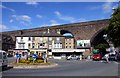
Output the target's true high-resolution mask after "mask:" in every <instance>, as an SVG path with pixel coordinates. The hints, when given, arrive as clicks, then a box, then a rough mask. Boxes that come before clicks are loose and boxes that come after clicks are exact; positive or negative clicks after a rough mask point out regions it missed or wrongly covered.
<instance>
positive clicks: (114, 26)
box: [106, 2, 120, 47]
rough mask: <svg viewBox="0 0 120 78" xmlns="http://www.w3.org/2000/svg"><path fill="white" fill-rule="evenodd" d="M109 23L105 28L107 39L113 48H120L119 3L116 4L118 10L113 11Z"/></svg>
mask: <svg viewBox="0 0 120 78" xmlns="http://www.w3.org/2000/svg"><path fill="white" fill-rule="evenodd" d="M109 21H110V24H109V26H108V27H107V28H106V33H107V34H108V38H109V39H110V41H112V42H113V44H114V45H115V47H117V46H120V2H119V3H118V8H116V9H114V12H113V14H112V16H111V18H110V19H109Z"/></svg>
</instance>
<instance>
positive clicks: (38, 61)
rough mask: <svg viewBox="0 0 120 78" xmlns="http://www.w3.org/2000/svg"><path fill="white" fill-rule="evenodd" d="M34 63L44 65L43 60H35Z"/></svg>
mask: <svg viewBox="0 0 120 78" xmlns="http://www.w3.org/2000/svg"><path fill="white" fill-rule="evenodd" d="M35 63H44V60H36V61H35Z"/></svg>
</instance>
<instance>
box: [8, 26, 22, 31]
mask: <svg viewBox="0 0 120 78" xmlns="http://www.w3.org/2000/svg"><path fill="white" fill-rule="evenodd" d="M10 28H12V29H14V30H18V29H20V27H19V26H10Z"/></svg>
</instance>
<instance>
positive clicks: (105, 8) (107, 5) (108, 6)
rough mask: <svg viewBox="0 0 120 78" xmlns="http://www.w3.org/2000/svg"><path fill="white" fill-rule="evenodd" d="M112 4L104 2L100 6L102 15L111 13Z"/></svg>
mask: <svg viewBox="0 0 120 78" xmlns="http://www.w3.org/2000/svg"><path fill="white" fill-rule="evenodd" d="M112 7H113V6H112V2H106V3H105V4H103V5H102V8H103V11H104V13H109V12H111V11H112Z"/></svg>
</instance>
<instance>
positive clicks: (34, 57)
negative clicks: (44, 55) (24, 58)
mask: <svg viewBox="0 0 120 78" xmlns="http://www.w3.org/2000/svg"><path fill="white" fill-rule="evenodd" d="M32 58H33V63H35V60H36V58H37V56H36V55H35V54H32Z"/></svg>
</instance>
